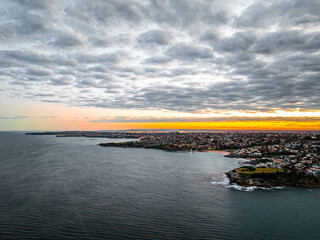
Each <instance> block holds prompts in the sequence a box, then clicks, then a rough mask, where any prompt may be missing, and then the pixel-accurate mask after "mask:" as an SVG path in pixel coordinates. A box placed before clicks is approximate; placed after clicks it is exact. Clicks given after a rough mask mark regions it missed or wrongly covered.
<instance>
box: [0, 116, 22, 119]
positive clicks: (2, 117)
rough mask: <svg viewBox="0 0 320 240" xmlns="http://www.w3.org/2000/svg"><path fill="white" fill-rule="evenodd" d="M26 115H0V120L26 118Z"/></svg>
mask: <svg viewBox="0 0 320 240" xmlns="http://www.w3.org/2000/svg"><path fill="white" fill-rule="evenodd" d="M26 118H28V116H13V117H6V116H0V120H19V119H26Z"/></svg>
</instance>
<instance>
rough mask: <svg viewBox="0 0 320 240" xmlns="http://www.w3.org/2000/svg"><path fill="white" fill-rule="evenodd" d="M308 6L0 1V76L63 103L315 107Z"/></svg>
mask: <svg viewBox="0 0 320 240" xmlns="http://www.w3.org/2000/svg"><path fill="white" fill-rule="evenodd" d="M319 12H320V4H319V3H318V1H316V0H310V1H302V0H288V1H285V0H283V1H276V0H270V1H254V2H253V3H252V4H251V3H250V2H248V1H245V0H232V1H223V0H214V1H209V0H208V1H207V0H204V1H200V2H199V1H193V0H172V1H170V0H168V1H160V0H146V1H138V0H111V1H102V0H100V1H88V0H79V1H73V2H70V1H42V0H41V1H40V0H33V1H32V0H21V1H18V0H17V1H9V0H8V1H1V2H0V42H1V45H0V46H1V48H0V68H1V69H0V73H1V76H0V80H1V83H2V85H3V86H2V88H4V89H6V91H7V89H10V90H9V94H10V95H13V96H21V97H26V98H31V99H33V98H34V99H36V100H39V101H45V102H63V103H65V104H68V105H71V106H95V107H103V108H119V109H157V110H159V109H162V110H176V111H182V112H197V111H198V110H205V109H228V110H263V111H269V110H272V109H275V108H285V109H291V108H301V109H319V108H320V97H319V96H318V95H319V92H320V81H319V77H320V75H319V72H320V67H319V66H320V54H319V49H320V32H319V29H320V28H319V27H320V17H319ZM27 88H28V89H27ZM44 92H45V93H46V94H47V95H45V96H44V95H41V94H42V93H44Z"/></svg>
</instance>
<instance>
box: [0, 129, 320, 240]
mask: <svg viewBox="0 0 320 240" xmlns="http://www.w3.org/2000/svg"><path fill="white" fill-rule="evenodd" d="M111 141H115V140H114V139H89V138H57V137H54V136H27V135H23V134H22V133H0V239H37V238H38V239H318V238H319V236H320V228H319V223H320V220H319V213H320V190H319V189H294V188H291V189H290V188H287V189H283V190H255V191H252V192H244V191H239V190H235V189H233V188H228V186H226V185H223V184H212V183H211V182H218V183H219V182H221V181H222V180H223V178H222V174H223V173H224V172H225V171H228V170H230V169H232V168H234V167H236V162H237V161H238V160H237V159H229V158H224V157H223V154H220V153H192V154H190V153H186V152H181V153H178V152H166V151H160V150H150V149H129V148H103V147H99V146H97V145H96V144H98V143H100V142H111ZM118 141H123V140H118Z"/></svg>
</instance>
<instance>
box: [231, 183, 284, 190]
mask: <svg viewBox="0 0 320 240" xmlns="http://www.w3.org/2000/svg"><path fill="white" fill-rule="evenodd" d="M226 187H227V188H233V189H235V190H238V191H243V192H253V191H254V190H257V189H262V190H279V189H283V188H284V187H280V186H279V187H270V188H266V187H256V186H250V187H243V186H240V185H238V184H236V183H232V184H228V185H227V186H226Z"/></svg>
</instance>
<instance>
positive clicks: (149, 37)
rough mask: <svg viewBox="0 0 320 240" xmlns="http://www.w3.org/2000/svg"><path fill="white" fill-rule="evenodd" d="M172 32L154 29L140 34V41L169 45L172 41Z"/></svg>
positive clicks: (143, 43) (145, 43) (142, 42)
mask: <svg viewBox="0 0 320 240" xmlns="http://www.w3.org/2000/svg"><path fill="white" fill-rule="evenodd" d="M171 38H172V36H171V33H168V32H165V31H162V30H156V29H152V30H149V31H147V32H145V33H142V34H140V35H139V36H138V43H140V44H141V45H148V44H153V43H154V44H158V45H167V44H169V42H170V41H171Z"/></svg>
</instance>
